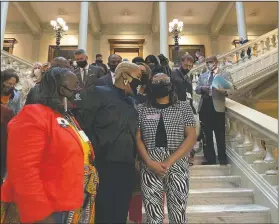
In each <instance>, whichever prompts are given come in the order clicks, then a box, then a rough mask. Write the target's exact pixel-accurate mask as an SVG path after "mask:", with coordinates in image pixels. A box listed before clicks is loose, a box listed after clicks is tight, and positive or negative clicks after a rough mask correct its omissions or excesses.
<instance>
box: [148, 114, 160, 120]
mask: <svg viewBox="0 0 279 224" xmlns="http://www.w3.org/2000/svg"><path fill="white" fill-rule="evenodd" d="M159 118H160V114H150V115H147V116H146V119H148V120H156V119H159Z"/></svg>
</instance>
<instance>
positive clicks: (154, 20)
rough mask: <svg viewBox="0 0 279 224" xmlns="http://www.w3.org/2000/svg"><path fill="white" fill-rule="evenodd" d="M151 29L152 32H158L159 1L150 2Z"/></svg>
mask: <svg viewBox="0 0 279 224" xmlns="http://www.w3.org/2000/svg"><path fill="white" fill-rule="evenodd" d="M151 23H152V24H151V29H152V32H153V33H157V32H159V29H160V22H159V2H153V4H152V15H151Z"/></svg>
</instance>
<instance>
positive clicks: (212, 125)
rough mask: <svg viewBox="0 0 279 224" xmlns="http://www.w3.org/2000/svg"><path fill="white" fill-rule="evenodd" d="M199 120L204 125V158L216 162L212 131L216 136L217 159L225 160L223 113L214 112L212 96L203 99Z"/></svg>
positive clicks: (209, 161)
mask: <svg viewBox="0 0 279 224" xmlns="http://www.w3.org/2000/svg"><path fill="white" fill-rule="evenodd" d="M199 117H200V120H201V122H203V125H204V133H205V136H206V146H205V147H204V148H203V153H204V156H205V159H206V160H207V162H208V163H211V164H215V163H216V154H215V150H214V143H213V131H214V134H215V137H216V142H217V148H218V159H219V161H226V160H227V155H226V144H225V113H224V112H216V110H215V108H214V105H213V101H212V97H207V98H204V99H203V104H202V107H201V110H200V113H199Z"/></svg>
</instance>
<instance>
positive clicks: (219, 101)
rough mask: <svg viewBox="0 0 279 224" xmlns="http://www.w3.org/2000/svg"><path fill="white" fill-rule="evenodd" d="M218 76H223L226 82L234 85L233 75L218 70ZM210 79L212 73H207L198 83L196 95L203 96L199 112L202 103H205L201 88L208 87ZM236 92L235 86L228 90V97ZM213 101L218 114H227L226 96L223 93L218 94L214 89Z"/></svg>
mask: <svg viewBox="0 0 279 224" xmlns="http://www.w3.org/2000/svg"><path fill="white" fill-rule="evenodd" d="M216 76H223V77H224V78H225V79H226V80H228V81H229V82H231V83H233V80H232V77H231V73H229V72H225V71H223V70H221V69H219V70H218V73H217V74H216ZM209 77H210V71H207V72H205V73H203V74H202V75H200V77H199V80H198V82H197V87H196V93H197V94H199V95H202V97H201V100H200V102H199V107H198V112H199V111H200V109H201V106H202V103H203V98H204V97H205V96H204V95H203V94H202V91H201V87H202V86H206V85H208V79H209ZM234 90H235V87H234V86H233V87H232V88H231V89H228V90H227V94H228V96H231V95H232V94H233V92H234ZM212 100H213V104H214V108H215V110H216V111H217V112H225V103H226V96H225V94H223V93H220V92H217V91H216V90H215V89H212Z"/></svg>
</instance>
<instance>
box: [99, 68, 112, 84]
mask: <svg viewBox="0 0 279 224" xmlns="http://www.w3.org/2000/svg"><path fill="white" fill-rule="evenodd" d="M112 85H113V83H112V77H111V74H110V71H109V72H108V74H106V75H105V76H103V77H101V78H99V79H98V80H97V82H96V86H112Z"/></svg>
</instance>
